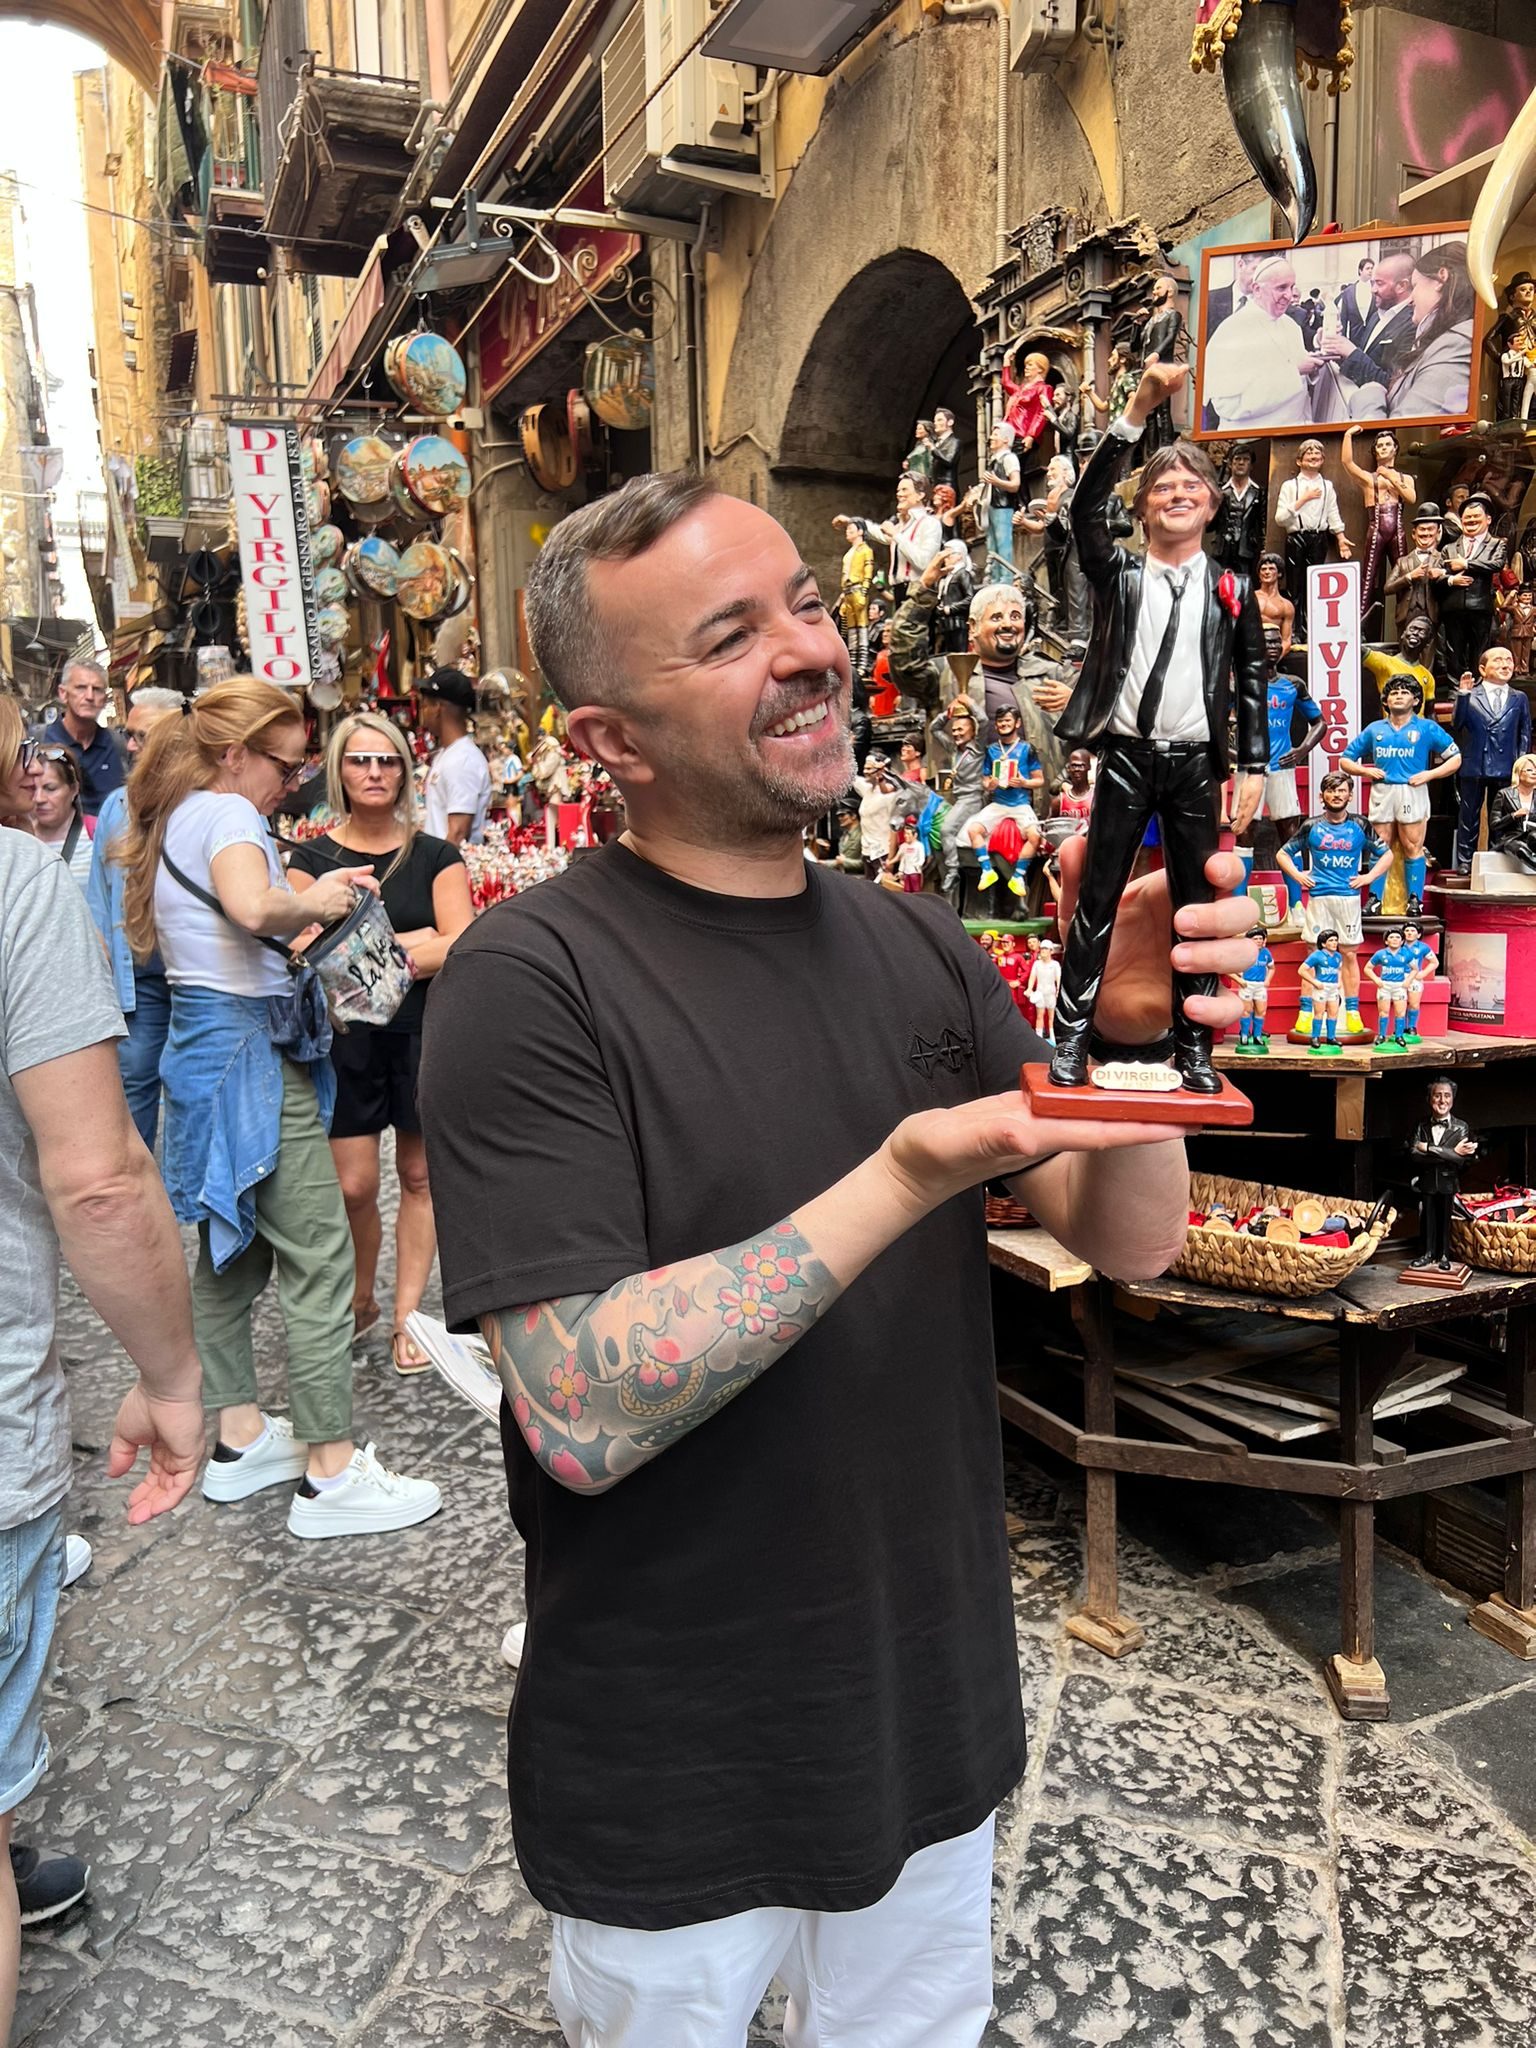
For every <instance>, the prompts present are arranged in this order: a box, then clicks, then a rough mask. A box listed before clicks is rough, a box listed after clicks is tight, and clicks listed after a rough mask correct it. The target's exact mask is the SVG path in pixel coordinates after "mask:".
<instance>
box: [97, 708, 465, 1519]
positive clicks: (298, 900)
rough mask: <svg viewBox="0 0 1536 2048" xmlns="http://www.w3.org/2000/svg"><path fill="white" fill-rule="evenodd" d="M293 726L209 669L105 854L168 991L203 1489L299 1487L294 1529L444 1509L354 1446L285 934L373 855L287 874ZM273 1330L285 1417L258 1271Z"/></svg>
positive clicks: (329, 915)
mask: <svg viewBox="0 0 1536 2048" xmlns="http://www.w3.org/2000/svg"><path fill="white" fill-rule="evenodd" d="M305 772H306V771H305V760H304V720H303V715H302V713H301V712H300V710H299V708H298V706H297V704H296V703H295V702H294V701H293V699H292V698H290V697H288V696H286V695H285V694H284V693H283V692H282V691H281V690H278V689H274V688H273V687H272V686H271V685H270V684H268V683H260V682H257V681H255V680H254V679H253V678H250V677H236V678H235V679H234V680H232V681H230V682H226V683H219V684H216V685H215V686H214V688H212V689H211V690H208V691H206V692H205V693H204V694H203V695H202V696H201V697H199V698H198V699H197V700H196V701H195V703H193V704H192V706H191V707H190V709H189V711H188V713H187V715H186V716H184V717H181V718H163V719H161V720H160V721H159V723H158V724H157V725H156V726H155V727H154V728H153V730H152V731H151V733H150V736H149V739H148V741H147V742H146V743H145V746H144V749H143V752H142V753H141V755H140V757H139V762H138V766H137V767H136V768H135V770H134V773H133V777H132V780H131V781H130V783H129V786H128V825H127V829H126V830H125V831H124V832H122V833H120V834H119V835H117V837H116V838H115V839H114V842H113V847H112V858H113V859H114V860H119V861H121V863H122V865H123V867H124V869H125V870H126V881H125V884H124V890H123V928H124V930H125V932H126V933H127V936H128V941H129V944H130V945H131V946H132V948H133V951H134V954H135V956H136V957H137V958H139V959H144V958H147V957H148V955H149V954H150V953H151V952H152V951H154V950H155V949H156V948H157V947H158V950H159V953H160V957H161V959H162V960H163V962H164V965H165V974H166V979H167V981H168V982H169V983H170V987H171V1028H170V1036H169V1038H168V1039H167V1042H166V1048H165V1054H164V1057H163V1059H162V1061H161V1065H160V1074H161V1080H162V1082H163V1083H164V1087H165V1136H164V1140H163V1143H162V1160H163V1168H162V1170H163V1172H164V1175H165V1182H166V1188H167V1190H168V1192H169V1194H170V1197H171V1206H172V1208H173V1209H174V1210H175V1212H176V1215H177V1217H178V1218H179V1220H180V1221H181V1222H183V1223H195V1224H197V1226H198V1231H199V1237H200V1239H201V1243H200V1247H199V1252H198V1260H197V1270H196V1272H195V1274H194V1276H193V1281H192V1310H193V1320H194V1323H195V1326H196V1332H197V1345H198V1351H199V1353H200V1354H201V1357H202V1361H203V1385H204V1396H205V1399H206V1401H207V1403H208V1405H209V1406H210V1407H213V1408H216V1409H217V1410H218V1415H219V1431H218V1443H217V1445H216V1447H215V1449H214V1453H213V1456H212V1458H211V1459H210V1460H209V1462H208V1466H207V1470H206V1472H205V1474H204V1478H203V1493H204V1495H205V1496H206V1498H207V1499H209V1500H214V1501H236V1500H244V1499H246V1498H247V1497H248V1496H249V1495H251V1494H253V1493H258V1492H260V1491H262V1490H263V1489H264V1488H266V1487H269V1486H278V1485H282V1484H284V1483H285V1482H286V1483H289V1484H292V1483H293V1482H295V1481H297V1482H298V1485H297V1490H296V1491H295V1493H294V1496H293V1501H292V1505H291V1506H290V1508H289V1511H288V1529H289V1533H290V1534H291V1535H294V1536H303V1537H329V1536H347V1535H361V1534H365V1533H369V1532H373V1531H377V1530H383V1529H403V1528H408V1527H409V1526H411V1525H412V1524H413V1523H416V1522H421V1521H424V1520H425V1519H426V1518H427V1517H428V1516H429V1515H433V1514H436V1512H437V1510H438V1509H439V1507H441V1505H442V1498H441V1496H440V1494H439V1493H438V1490H437V1488H436V1487H435V1486H434V1485H433V1484H432V1483H431V1482H430V1481H429V1480H421V1479H405V1478H402V1477H400V1476H399V1475H398V1474H396V1473H393V1472H390V1471H388V1470H386V1468H385V1467H384V1466H383V1465H382V1464H380V1462H379V1460H378V1458H377V1457H376V1456H375V1454H374V1449H373V1446H372V1445H371V1444H369V1445H368V1446H367V1447H366V1448H365V1449H362V1450H359V1449H358V1448H357V1447H356V1445H355V1444H354V1443H353V1440H352V1433H351V1432H352V1286H353V1255H352V1239H351V1234H350V1232H349V1230H348V1227H347V1213H346V1208H345V1206H344V1204H343V1202H342V1196H341V1187H340V1184H339V1183H338V1181H337V1178H336V1168H335V1166H334V1164H333V1163H332V1159H331V1152H330V1147H329V1146H328V1144H327V1143H326V1128H327V1125H328V1124H329V1121H330V1114H331V1109H332V1107H333V1105H334V1102H335V1087H336V1083H335V1074H334V1071H333V1069H332V1067H331V1064H330V1061H329V1059H328V1058H327V1057H326V1055H327V1052H328V1050H329V1045H330V1025H329V1019H328V1018H326V1017H325V1016H324V1014H323V1004H321V1005H318V1006H317V1005H316V1004H315V1002H314V995H315V991H314V989H313V986H311V988H310V989H309V990H308V991H304V990H302V989H300V988H298V987H297V985H296V983H295V980H294V976H293V975H292V973H291V972H290V969H289V965H288V948H289V945H290V944H291V943H292V941H293V940H295V939H296V938H297V937H298V936H299V934H300V933H301V932H303V931H305V930H306V929H308V928H309V927H310V926H312V925H314V924H316V923H320V924H329V923H332V922H334V921H335V920H336V919H337V918H340V917H344V916H345V915H346V914H347V912H348V911H349V910H350V909H351V907H352V905H353V903H354V902H355V901H356V891H357V889H358V888H367V889H376V888H377V886H378V885H377V883H376V882H375V881H374V880H373V875H372V870H371V868H368V867H362V868H347V869H344V870H340V871H338V872H336V873H334V874H331V875H327V876H325V877H324V878H323V879H322V880H320V881H317V882H316V883H315V884H314V885H313V886H312V887H311V888H310V889H309V890H307V891H306V892H305V894H304V895H303V896H302V897H300V896H298V895H296V894H295V893H294V891H293V890H292V889H291V888H290V887H289V885H288V882H287V880H286V878H285V877H284V874H283V871H282V867H281V865H280V863H279V861H278V858H277V852H276V848H275V847H274V846H273V843H272V839H271V835H270V834H269V832H268V831H267V828H266V825H265V823H264V819H265V817H266V815H267V814H268V813H269V812H271V811H272V810H274V809H275V808H276V806H277V804H278V801H279V799H280V798H281V797H282V795H283V793H284V792H285V791H286V790H288V789H291V788H292V787H293V785H294V783H295V782H297V781H298V780H299V778H300V777H301V776H302V775H303V774H304V773H305ZM311 983H312V977H311ZM274 1267H275V1269H276V1273H277V1294H278V1302H279V1305H280V1307H281V1309H282V1314H283V1323H284V1327H285V1330H286V1333H287V1338H288V1394H289V1403H290V1406H291V1408H292V1411H293V1412H292V1418H291V1420H290V1419H289V1418H287V1417H284V1416H277V1415H268V1414H264V1413H263V1412H262V1410H261V1408H260V1407H259V1406H258V1405H257V1397H256V1372H255V1364H254V1358H253V1350H252V1342H251V1312H252V1310H253V1308H254V1306H255V1303H256V1299H257V1297H258V1295H260V1293H261V1292H262V1289H263V1288H264V1287H265V1285H266V1283H267V1279H268V1277H269V1275H270V1274H271V1273H272V1271H273V1269H274Z"/></svg>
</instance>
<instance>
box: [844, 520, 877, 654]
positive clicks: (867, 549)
mask: <svg viewBox="0 0 1536 2048" xmlns="http://www.w3.org/2000/svg"><path fill="white" fill-rule="evenodd" d="M843 531H844V534H845V536H846V538H847V541H848V552H847V554H845V555H844V556H843V587H842V615H843V638H844V639H845V640H846V641H847V642H848V655H849V659H850V660H851V661H852V663H853V667H854V673H855V674H856V675H861V676H862V675H866V674H868V672H869V586H870V584H871V583H873V581H874V579H875V552H874V549H873V548H872V547H871V546H870V544H869V542H868V541H867V540H866V539H865V538H864V530H863V528H862V527H861V526H858V525H856V524H855V523H854V521H853V520H851V519H850V520H849V522H848V524H847V526H846V527H845V528H844V529H843Z"/></svg>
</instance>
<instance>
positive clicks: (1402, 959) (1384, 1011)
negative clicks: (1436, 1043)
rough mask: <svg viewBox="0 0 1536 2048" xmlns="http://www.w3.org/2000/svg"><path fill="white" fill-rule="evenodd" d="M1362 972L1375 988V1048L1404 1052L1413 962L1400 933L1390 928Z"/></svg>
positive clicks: (1381, 1050)
mask: <svg viewBox="0 0 1536 2048" xmlns="http://www.w3.org/2000/svg"><path fill="white" fill-rule="evenodd" d="M1365 971H1366V973H1367V974H1368V975H1369V976H1370V978H1371V983H1372V986H1373V987H1374V988H1375V990H1376V1050H1377V1051H1378V1052H1406V1051H1407V1049H1408V1047H1407V1043H1406V1041H1405V1039H1404V1036H1403V1029H1404V1023H1405V1020H1406V1018H1407V1015H1408V984H1409V981H1410V979H1411V978H1412V971H1413V963H1412V961H1411V960H1410V959H1409V957H1408V952H1407V949H1406V947H1405V946H1404V944H1403V934H1402V933H1401V931H1399V930H1397V929H1396V928H1394V929H1393V930H1392V931H1389V932H1388V933H1387V936H1386V940H1385V943H1384V944H1382V945H1380V946H1378V947H1377V949H1376V951H1375V952H1374V953H1373V954H1372V955H1371V957H1370V959H1369V960H1367V961H1366V963H1365Z"/></svg>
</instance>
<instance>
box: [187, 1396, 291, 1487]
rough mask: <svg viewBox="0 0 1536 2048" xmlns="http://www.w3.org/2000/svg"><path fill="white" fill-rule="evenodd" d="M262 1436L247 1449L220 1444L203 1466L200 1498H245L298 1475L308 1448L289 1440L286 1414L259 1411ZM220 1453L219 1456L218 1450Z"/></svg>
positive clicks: (289, 1425)
mask: <svg viewBox="0 0 1536 2048" xmlns="http://www.w3.org/2000/svg"><path fill="white" fill-rule="evenodd" d="M261 1419H262V1421H263V1422H264V1423H265V1424H266V1425H267V1433H266V1436H265V1437H264V1438H263V1439H262V1441H261V1442H260V1443H259V1444H253V1445H252V1446H251V1448H250V1449H249V1450H247V1451H237V1452H230V1451H229V1450H228V1449H227V1448H226V1446H225V1445H223V1444H220V1445H218V1446H217V1448H216V1449H215V1451H214V1454H213V1456H212V1457H211V1458H210V1459H209V1460H208V1462H207V1464H206V1465H205V1466H204V1467H203V1499H204V1500H224V1501H228V1500H245V1499H247V1498H248V1497H249V1496H250V1495H251V1494H253V1493H260V1492H262V1491H263V1490H264V1489H265V1488H266V1487H268V1486H281V1485H283V1484H284V1482H285V1481H286V1482H287V1483H288V1484H289V1485H292V1483H293V1481H294V1480H295V1479H299V1478H302V1476H303V1473H304V1466H305V1462H306V1461H307V1459H308V1457H309V1451H308V1449H307V1447H306V1446H305V1445H303V1444H296V1443H295V1442H294V1440H293V1424H292V1423H291V1422H290V1421H289V1420H288V1418H287V1416H286V1415H265V1414H264V1415H263V1416H262V1418H261ZM221 1452H222V1453H223V1455H222V1456H221V1455H220V1453H221Z"/></svg>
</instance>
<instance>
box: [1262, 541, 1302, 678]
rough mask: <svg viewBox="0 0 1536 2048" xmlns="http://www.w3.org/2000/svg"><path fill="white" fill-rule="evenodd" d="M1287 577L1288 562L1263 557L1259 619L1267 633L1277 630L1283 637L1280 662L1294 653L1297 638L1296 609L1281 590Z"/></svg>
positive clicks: (1277, 558)
mask: <svg viewBox="0 0 1536 2048" xmlns="http://www.w3.org/2000/svg"><path fill="white" fill-rule="evenodd" d="M1284 575H1285V559H1284V557H1283V556H1281V555H1277V554H1274V553H1266V554H1262V555H1260V557H1259V589H1258V600H1259V617H1260V618H1261V619H1262V620H1263V621H1264V630H1265V632H1266V633H1268V632H1269V631H1270V630H1271V628H1273V629H1274V630H1275V631H1276V632H1278V633H1279V635H1280V659H1281V660H1282V661H1284V659H1285V657H1286V656H1287V655H1288V654H1289V653H1290V651H1291V643H1292V641H1293V640H1294V639H1295V637H1296V607H1295V605H1293V604H1292V603H1291V600H1290V599H1289V598H1288V597H1287V596H1286V594H1285V592H1284V590H1283V589H1282V588H1281V580H1282V578H1283V577H1284Z"/></svg>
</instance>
